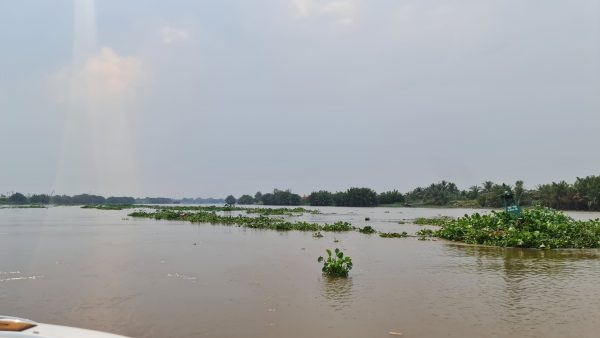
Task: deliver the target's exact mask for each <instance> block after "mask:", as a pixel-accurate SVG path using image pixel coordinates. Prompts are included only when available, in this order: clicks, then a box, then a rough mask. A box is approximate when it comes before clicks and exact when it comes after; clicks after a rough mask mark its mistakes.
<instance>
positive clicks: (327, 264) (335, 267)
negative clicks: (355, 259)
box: [317, 248, 352, 277]
mask: <svg viewBox="0 0 600 338" xmlns="http://www.w3.org/2000/svg"><path fill="white" fill-rule="evenodd" d="M317 262H319V263H321V262H324V263H323V268H322V269H321V271H323V274H325V275H326V276H329V277H348V273H349V272H350V270H352V259H351V258H350V257H349V256H344V253H343V252H342V251H341V250H340V249H337V248H336V249H335V254H333V253H332V252H331V250H329V249H327V258H323V256H319V258H318V259H317Z"/></svg>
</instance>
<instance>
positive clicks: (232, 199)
mask: <svg viewBox="0 0 600 338" xmlns="http://www.w3.org/2000/svg"><path fill="white" fill-rule="evenodd" d="M235 202H237V200H236V199H235V197H233V195H229V196H227V197H225V203H226V204H230V205H234V204H235Z"/></svg>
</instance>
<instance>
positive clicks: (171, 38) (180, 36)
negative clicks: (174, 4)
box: [160, 25, 190, 45]
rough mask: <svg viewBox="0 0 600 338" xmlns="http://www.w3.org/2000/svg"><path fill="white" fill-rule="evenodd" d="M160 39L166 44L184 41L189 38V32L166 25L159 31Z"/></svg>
mask: <svg viewBox="0 0 600 338" xmlns="http://www.w3.org/2000/svg"><path fill="white" fill-rule="evenodd" d="M160 34H161V37H162V41H163V43H164V44H166V45H170V44H173V43H179V42H184V41H186V40H188V39H189V38H190V34H189V33H188V31H186V30H185V29H181V28H175V27H171V26H170V25H166V26H164V27H163V29H162V30H161V32H160Z"/></svg>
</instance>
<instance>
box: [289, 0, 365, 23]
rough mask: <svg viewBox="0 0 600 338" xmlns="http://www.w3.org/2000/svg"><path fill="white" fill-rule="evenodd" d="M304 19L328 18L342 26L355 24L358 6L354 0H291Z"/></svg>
mask: <svg viewBox="0 0 600 338" xmlns="http://www.w3.org/2000/svg"><path fill="white" fill-rule="evenodd" d="M290 1H291V4H292V6H293V7H294V9H295V10H296V13H297V14H298V16H300V17H302V18H311V17H327V18H330V19H331V20H333V22H334V23H335V24H337V25H340V26H350V25H352V24H354V20H355V16H356V5H355V3H354V1H353V0H327V1H322V0H290Z"/></svg>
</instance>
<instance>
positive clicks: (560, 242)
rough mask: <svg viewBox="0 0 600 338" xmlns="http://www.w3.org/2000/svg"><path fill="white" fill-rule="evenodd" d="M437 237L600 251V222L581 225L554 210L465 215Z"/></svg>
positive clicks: (450, 224)
mask: <svg viewBox="0 0 600 338" xmlns="http://www.w3.org/2000/svg"><path fill="white" fill-rule="evenodd" d="M435 236H436V237H440V238H444V239H448V240H452V241H458V242H464V243H469V244H483V245H492V246H501V247H523V248H540V249H556V248H599V247H600V220H598V219H596V220H589V221H577V220H574V219H573V218H571V217H569V216H567V215H565V214H564V213H563V212H561V211H557V210H554V209H549V208H544V207H535V208H531V209H525V210H524V211H523V213H522V214H521V215H520V216H515V215H511V214H509V213H506V212H495V211H492V212H491V213H490V214H484V215H481V214H479V213H476V214H473V215H465V216H464V217H461V218H458V219H456V220H454V221H451V222H449V223H447V224H445V225H444V226H443V227H442V228H441V229H440V230H438V231H435Z"/></svg>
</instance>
